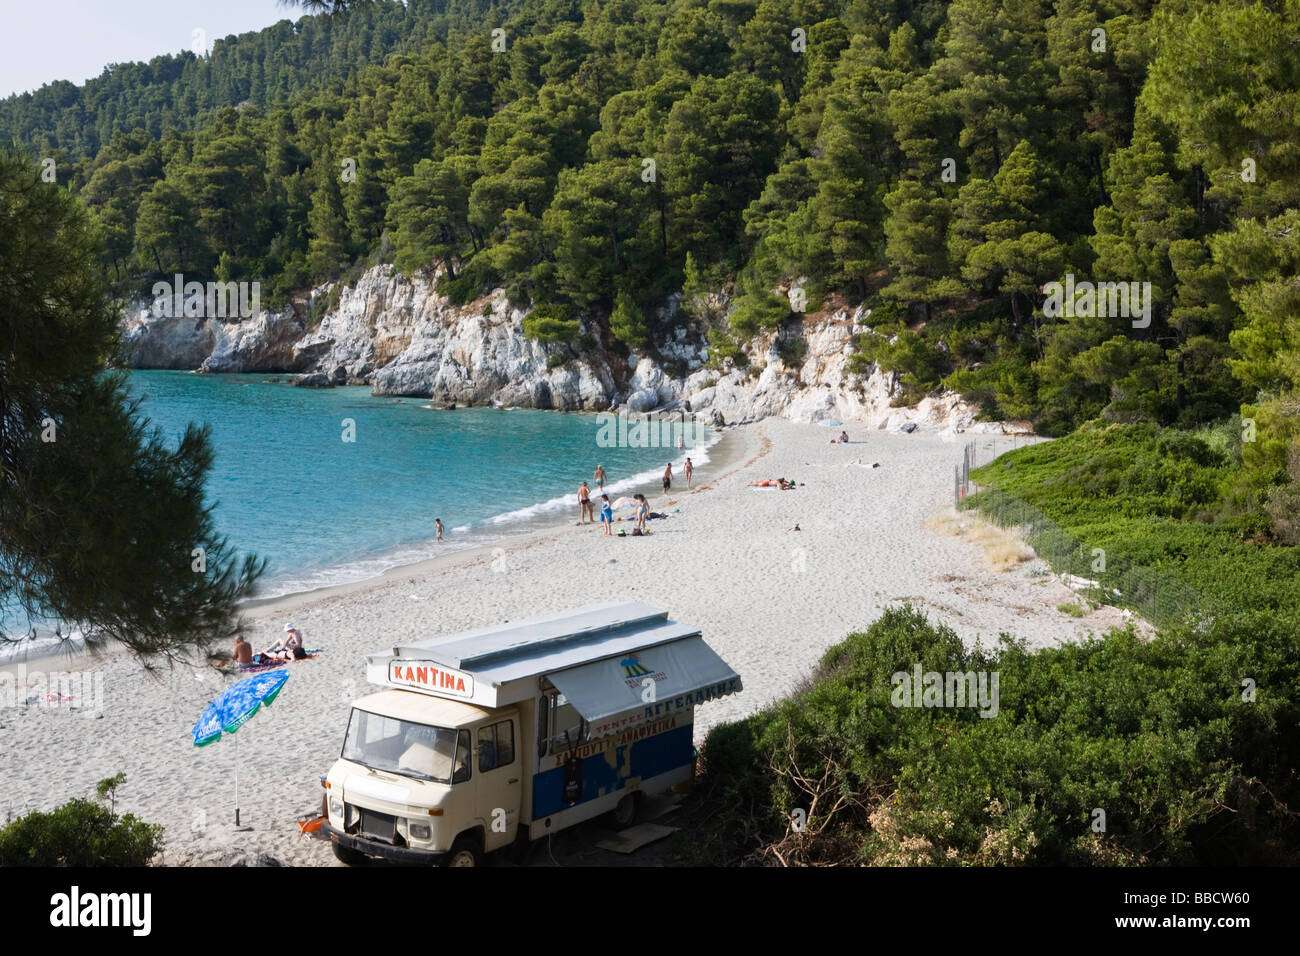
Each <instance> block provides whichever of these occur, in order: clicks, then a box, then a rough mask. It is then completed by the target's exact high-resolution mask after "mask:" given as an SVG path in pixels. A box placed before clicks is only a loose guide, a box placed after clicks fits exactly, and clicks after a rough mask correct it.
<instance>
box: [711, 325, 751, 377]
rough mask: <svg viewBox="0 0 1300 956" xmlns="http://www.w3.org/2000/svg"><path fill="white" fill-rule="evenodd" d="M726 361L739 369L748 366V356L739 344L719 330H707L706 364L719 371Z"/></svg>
mask: <svg viewBox="0 0 1300 956" xmlns="http://www.w3.org/2000/svg"><path fill="white" fill-rule="evenodd" d="M727 359H731V361H732V362H733V363H735V364H736V365H737V366H739V367H743V366H745V365H748V364H749V356H748V355H747V354H746V353H745V350H744V349H742V348H741V347H740V343H739V342H737V341H736V340H735V339H734V338H733V337H732V336H730V335H728V334H727V333H726V332H723V331H722V330H720V329H709V358H708V361H707V363H706V364H707V365H708V367H709V368H711V369H717V370H721V369H722V368H723V366H724V365H725V364H726V361H727Z"/></svg>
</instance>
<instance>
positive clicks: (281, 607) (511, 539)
mask: <svg viewBox="0 0 1300 956" xmlns="http://www.w3.org/2000/svg"><path fill="white" fill-rule="evenodd" d="M752 427H753V426H752V425H736V426H732V427H730V428H727V429H726V430H725V431H723V433H722V435H721V437H720V438H719V439H718V441H716V442H714V443H713V444H711V445H708V446H706V447H707V449H708V451H709V462H708V464H709V470H710V471H713V470H715V469H717V468H722V469H724V470H726V472H727V473H728V474H730V473H731V471H732V470H734V469H733V468H732V466H733V465H735V464H736V463H737V462H739V461H741V460H742V459H743V458H745V457H746V451H747V449H748V447H749V443H750V439H749V437H748V436H749V434H750V432H749V429H751V428H752ZM689 450H690V449H686V451H689ZM673 451H675V452H676V451H678V449H673ZM683 457H689V456H686V455H685V453H684V452H683ZM696 477H697V478H700V476H699V474H698V472H697V474H696ZM715 480H717V479H716V478H714V479H710V481H715ZM704 488H705V484H701V483H698V482H697V484H696V485H695V487H694V488H692V489H691V491H689V492H688V491H686V489H685V488H684V487H683V488H681V489H680V490H678V491H676V492H674V493H675V494H694V493H695V492H696V491H699V490H703V489H704ZM652 491H653V493H654V494H662V488H659V487H656V486H654V485H646V486H644V487H642V486H638V487H635V488H633V489H631V490H629V491H626V492H624V493H625V494H635V493H637V492H640V493H641V494H644V495H645V496H646V497H647V498H651V497H652V495H651V492H652ZM592 497H593V499H597V498H598V495H597V493H596V492H595V490H594V489H593V492H592ZM575 504H576V495H575ZM596 513H597V521H596V524H599V523H600V522H599V509H597V510H596ZM555 519H556V520H554V521H550V520H547V519H545V518H541V517H539V518H538V519H536V520H537V521H538V526H537V527H534V528H531V529H529V530H528V531H524V532H520V533H517V534H512V535H503V536H502V537H501V538H499V539H497V540H495V541H490V542H487V543H484V544H476V545H473V546H471V547H468V548H462V549H460V550H458V551H452V552H451V553H449V554H445V555H439V556H437V557H434V558H425V559H424V560H422V561H414V562H411V563H409V564H399V565H395V566H393V567H391V568H388V569H387V570H385V571H381V572H380V573H379V574H374V575H371V576H369V577H366V578H361V579H359V580H356V581H345V582H343V583H341V584H328V585H324V586H322V587H318V588H309V589H307V590H305V591H292V592H289V593H287V594H279V595H273V596H269V597H263V598H249V599H247V600H245V601H242V602H240V605H239V610H240V613H241V615H243V614H246V615H247V619H248V620H249V621H261V620H264V619H266V618H269V617H275V616H277V615H283V614H289V613H292V612H293V611H295V610H296V609H298V608H301V607H304V606H306V605H308V604H313V603H315V602H317V601H332V600H336V599H339V598H346V597H349V596H351V595H355V594H358V593H365V592H370V591H372V590H375V589H379V588H385V587H388V586H390V585H392V584H395V583H399V581H398V579H400V578H404V577H406V578H409V577H410V576H412V575H418V576H426V575H432V574H439V575H442V574H447V573H448V572H450V571H455V570H458V569H461V568H466V567H471V566H476V565H481V564H484V563H486V562H487V561H489V560H492V559H494V557H496V556H497V554H498V552H501V553H502V554H504V555H510V554H512V553H515V552H519V551H525V550H528V549H530V548H534V547H536V546H538V545H539V544H542V543H545V542H549V541H555V540H559V538H560V537H561V536H563V535H564V534H566V533H573V532H574V529H575V528H579V527H581V526H580V525H578V524H577V523H576V522H572V521H561V520H558V519H559V516H558V515H556V516H555ZM616 524H617V522H616Z"/></svg>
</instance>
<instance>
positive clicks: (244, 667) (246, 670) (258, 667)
mask: <svg viewBox="0 0 1300 956" xmlns="http://www.w3.org/2000/svg"><path fill="white" fill-rule="evenodd" d="M320 653H321V649H320V648H319V647H313V648H310V649H309V650H308V651H307V653H306V656H304V657H299V658H295V659H294V660H293V661H267V662H266V663H265V664H240V665H239V670H240V673H243V674H258V673H261V672H262V671H269V670H272V669H273V668H276V667H282V666H284V665H285V664H290V663H293V664H296V663H298V662H299V661H309V660H311V659H312V658H314V657H319V656H320Z"/></svg>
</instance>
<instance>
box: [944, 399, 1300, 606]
mask: <svg viewBox="0 0 1300 956" xmlns="http://www.w3.org/2000/svg"><path fill="white" fill-rule="evenodd" d="M1242 475H1243V468H1242V466H1241V465H1239V464H1238V463H1237V462H1236V461H1235V459H1234V453H1233V449H1232V447H1231V445H1227V444H1225V443H1224V442H1222V441H1218V442H1207V441H1205V440H1203V438H1201V437H1198V436H1197V435H1194V434H1189V433H1187V432H1181V431H1177V430H1174V429H1168V428H1161V427H1159V426H1156V425H1150V424H1143V425H1114V424H1110V425H1105V424H1092V425H1087V426H1084V427H1083V428H1080V429H1079V430H1078V431H1076V432H1074V433H1073V434H1071V435H1068V436H1066V437H1065V438H1059V439H1057V440H1055V441H1052V442H1045V443H1041V444H1036V445H1030V446H1028V447H1026V448H1021V449H1019V450H1017V451H1014V452H1008V453H1006V454H1004V455H1002V456H1000V457H999V458H998V459H996V460H995V461H993V462H992V463H991V464H989V465H986V466H984V467H982V468H978V469H976V471H974V472H973V473H972V477H973V478H974V479H975V480H976V481H977V482H978V483H979V485H980V486H981V490H980V491H979V492H978V493H976V494H975V495H972V496H971V497H969V498H967V499H966V506H968V507H972V508H979V509H982V510H986V511H989V512H990V513H993V512H995V511H996V510H997V509H998V508H999V507H1002V505H1000V504H999V501H1000V499H999V496H1009V497H1010V498H1012V499H1015V500H1019V501H1024V502H1027V503H1028V504H1029V505H1031V506H1032V507H1034V508H1036V509H1038V510H1039V511H1041V512H1042V513H1043V514H1044V515H1046V517H1047V518H1049V519H1050V520H1051V521H1053V522H1055V523H1056V524H1058V525H1059V526H1060V527H1061V528H1062V529H1064V531H1065V532H1066V533H1068V534H1069V535H1071V536H1073V537H1075V538H1077V539H1079V540H1080V541H1081V542H1083V543H1084V546H1085V548H1086V549H1087V550H1088V551H1089V552H1090V551H1091V549H1093V548H1101V549H1103V550H1104V551H1105V552H1106V555H1107V560H1108V563H1109V564H1110V565H1112V566H1114V565H1118V564H1119V563H1120V562H1128V563H1129V564H1132V565H1136V566H1138V567H1139V568H1144V569H1150V570H1151V571H1152V572H1154V573H1158V575H1159V576H1160V577H1162V578H1164V579H1167V580H1170V581H1172V582H1175V583H1176V584H1180V585H1181V586H1182V587H1183V588H1184V589H1186V590H1188V591H1190V592H1194V593H1195V594H1197V595H1199V598H1198V600H1199V601H1201V602H1203V603H1204V605H1205V606H1206V607H1207V608H1208V607H1209V606H1210V605H1214V606H1216V607H1219V608H1221V609H1247V608H1251V609H1261V610H1272V611H1278V612H1284V611H1285V612H1289V611H1290V610H1292V609H1294V608H1297V607H1300V548H1296V547H1287V546H1284V545H1283V544H1275V543H1269V542H1268V540H1267V535H1266V532H1268V531H1269V529H1270V519H1269V515H1268V514H1266V512H1265V507H1266V506H1265V505H1264V504H1263V503H1262V501H1261V500H1260V498H1259V497H1256V498H1255V499H1254V500H1240V499H1238V498H1237V497H1235V496H1237V494H1238V491H1239V482H1240V481H1241V479H1242ZM1279 497H1281V495H1279ZM1076 573H1078V569H1076ZM1089 576H1093V575H1089ZM1155 586H1159V585H1158V583H1157V584H1156V585H1155ZM1146 590H1150V588H1146Z"/></svg>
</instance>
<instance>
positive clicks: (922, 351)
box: [849, 324, 950, 405]
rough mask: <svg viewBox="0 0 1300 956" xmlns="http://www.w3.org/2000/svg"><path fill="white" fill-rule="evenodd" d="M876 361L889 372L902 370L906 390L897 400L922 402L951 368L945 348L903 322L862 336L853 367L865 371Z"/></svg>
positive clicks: (901, 375) (854, 370)
mask: <svg viewBox="0 0 1300 956" xmlns="http://www.w3.org/2000/svg"><path fill="white" fill-rule="evenodd" d="M891 336H892V337H893V339H894V341H892V342H891V341H890V337H891ZM873 362H874V363H875V364H876V365H878V366H880V368H881V369H883V370H884V371H886V372H896V373H898V377H899V383H900V384H901V385H902V394H901V395H900V396H899V398H898V399H896V400H895V403H896V404H906V405H911V404H915V403H916V402H919V401H920V400H921V399H923V398H925V396H926V395H927V394H928V393H930V392H932V391H934V389H936V388H938V387H939V383H940V382H941V381H942V380H943V377H944V376H945V375H946V374H947V373H948V371H949V370H950V364H949V361H948V357H947V356H946V355H945V354H944V353H943V352H940V351H939V350H938V349H936V348H935V347H934V346H933V345H931V344H930V342H929V341H927V340H926V339H925V338H923V337H922V336H920V335H918V334H917V333H915V332H910V331H908V330H907V329H906V328H904V327H903V326H902V325H901V324H900V325H899V326H898V327H897V328H896V329H895V330H893V331H892V332H889V331H886V332H882V333H880V334H878V335H863V336H860V337H859V339H858V346H857V350H856V351H855V352H854V354H853V355H852V356H851V357H850V358H849V369H850V371H853V372H857V373H858V374H859V375H862V374H865V373H866V372H867V371H868V370H869V369H870V367H871V364H872V363H873Z"/></svg>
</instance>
